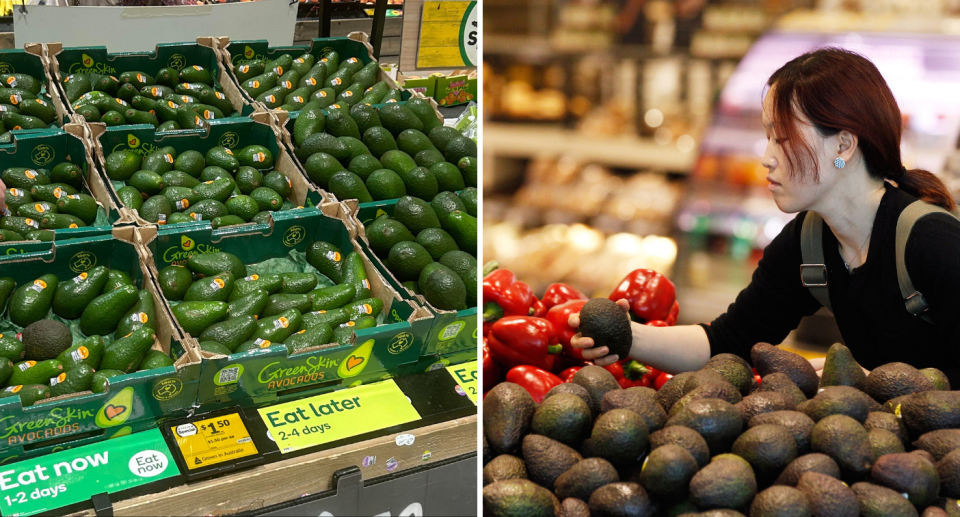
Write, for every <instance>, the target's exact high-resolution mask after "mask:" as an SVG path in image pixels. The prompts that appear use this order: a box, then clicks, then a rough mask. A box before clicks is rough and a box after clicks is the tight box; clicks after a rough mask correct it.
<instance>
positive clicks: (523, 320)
mask: <svg viewBox="0 0 960 517" xmlns="http://www.w3.org/2000/svg"><path fill="white" fill-rule="evenodd" d="M676 294H677V292H676V288H675V287H674V285H673V283H672V282H670V280H668V279H667V277H665V276H663V275H661V274H660V273H657V272H656V271H653V270H650V269H637V270H636V271H633V272H631V273H630V274H628V275H627V276H626V277H624V279H623V280H622V281H621V282H620V284H619V285H617V288H616V289H614V290H613V292H612V293H610V296H609V298H610V299H611V300H614V301H616V300H620V299H626V300H627V301H629V302H630V317H631V319H632V320H634V321H636V322H638V323H642V324H645V325H652V326H657V327H669V326H673V325H674V324H676V322H677V315H678V314H679V312H680V305H679V304H678V303H677V296H676ZM586 303H587V296H586V295H584V294H583V293H581V292H580V291H578V290H577V289H576V288H575V287H572V286H570V285H567V284H563V283H555V284H550V286H549V287H547V290H546V292H544V294H543V298H542V299H537V297H536V296H535V295H534V294H533V291H532V290H531V289H530V286H529V285H527V284H526V283H524V282H521V281H518V280H517V277H516V275H514V274H513V273H512V272H510V271H509V270H506V269H499V268H498V266H497V264H496V263H490V264H487V265H486V266H485V267H484V278H483V391H484V394H486V392H488V391H490V389H492V388H493V387H494V386H496V385H497V384H499V383H501V382H503V381H504V380H506V381H507V382H512V383H514V384H518V385H520V386H522V387H523V388H524V389H526V390H527V391H528V392H529V393H530V395H531V396H532V397H533V399H534V400H536V401H537V403H540V402H541V401H543V397H544V395H546V394H547V392H548V391H550V389H551V388H553V387H554V386H556V385H558V384H561V383H564V382H570V380H571V379H572V378H573V375H574V374H575V373H577V371H578V370H580V369H581V368H583V367H584V366H587V365H590V364H593V363H592V362H590V361H587V360H584V358H583V355H582V353H581V350H579V349H576V348H573V347H572V346H571V345H570V338H572V337H573V336H574V335H575V334H576V333H577V329H574V328H572V327H570V325H568V324H567V322H568V321H569V319H570V316H571V315H572V314H576V313H578V312H580V309H581V308H582V307H583V306H584V304H586ZM604 368H606V369H607V371H609V372H610V373H612V374H613V376H614V377H615V378H616V379H617V382H619V384H620V386H621V387H622V388H623V389H627V388H631V387H634V386H646V387H650V388H654V389H658V390H659V389H660V387H661V386H663V384H664V383H665V382H667V380H669V379H670V378H671V377H673V376H672V375H670V374H667V373H666V372H660V371H658V370H656V369H655V368H652V367H650V366H647V365H643V364H640V363H638V362H637V361H635V360H633V359H622V360H620V361H618V362H616V363H614V364H612V365H609V366H605V367H604Z"/></svg>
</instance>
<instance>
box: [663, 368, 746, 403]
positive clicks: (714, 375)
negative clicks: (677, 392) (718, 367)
mask: <svg viewBox="0 0 960 517" xmlns="http://www.w3.org/2000/svg"><path fill="white" fill-rule="evenodd" d="M708 382H710V383H721V384H723V383H726V384H730V382H729V381H727V378H726V377H724V376H723V375H721V374H720V373H718V372H715V371H713V370H707V369H703V370H699V371H696V372H693V375H692V376H691V377H690V378H689V379H687V382H685V383H684V384H683V394H684V395H686V394H687V393H690V392H691V391H693V390H695V389H697V388H699V387H700V385H702V384H706V383H708ZM731 386H733V385H732V384H731ZM731 404H734V402H731ZM671 409H672V408H671Z"/></svg>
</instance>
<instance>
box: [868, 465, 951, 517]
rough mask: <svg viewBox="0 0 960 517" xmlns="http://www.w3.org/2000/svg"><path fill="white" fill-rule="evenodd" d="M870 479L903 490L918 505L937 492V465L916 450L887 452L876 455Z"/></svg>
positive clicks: (931, 502)
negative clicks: (909, 452) (882, 454)
mask: <svg viewBox="0 0 960 517" xmlns="http://www.w3.org/2000/svg"><path fill="white" fill-rule="evenodd" d="M870 479H871V480H872V482H873V483H876V484H878V485H883V486H885V487H887V488H891V489H893V490H894V491H895V492H897V493H898V494H906V495H907V499H909V500H910V502H911V503H913V505H914V506H916V507H917V508H925V507H926V506H927V505H930V504H933V502H934V501H935V500H936V498H937V495H938V494H939V493H940V476H939V475H938V474H937V468H936V467H935V466H934V465H933V464H931V463H930V462H928V461H927V460H925V459H923V458H921V457H919V456H917V455H916V454H906V453H899V454H887V455H884V456H881V457H880V458H878V459H877V461H876V463H874V464H873V468H872V469H871V470H870Z"/></svg>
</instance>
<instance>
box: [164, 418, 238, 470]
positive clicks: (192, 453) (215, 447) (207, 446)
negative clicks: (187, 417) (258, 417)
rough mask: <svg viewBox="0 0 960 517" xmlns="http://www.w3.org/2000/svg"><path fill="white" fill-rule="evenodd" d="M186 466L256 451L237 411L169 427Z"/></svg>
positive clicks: (222, 461)
mask: <svg viewBox="0 0 960 517" xmlns="http://www.w3.org/2000/svg"><path fill="white" fill-rule="evenodd" d="M171 430H172V431H173V435H174V436H175V437H176V440H177V446H178V447H180V452H181V453H182V454H183V459H184V463H186V465H187V469H189V470H194V469H198V468H201V467H209V466H210V465H216V464H217V463H224V462H227V461H233V460H235V459H237V458H243V457H245V456H252V455H254V454H257V446H256V445H254V444H253V440H252V439H251V438H250V433H249V432H247V427H246V426H245V425H243V420H241V419H240V415H239V414H237V413H231V414H229V415H221V416H217V417H214V418H208V419H206V420H200V421H198V422H192V423H189V424H181V425H178V426H175V427H171Z"/></svg>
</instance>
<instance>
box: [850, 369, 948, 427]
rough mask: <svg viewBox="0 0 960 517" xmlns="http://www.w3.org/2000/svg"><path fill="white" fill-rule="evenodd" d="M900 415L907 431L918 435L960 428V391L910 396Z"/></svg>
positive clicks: (932, 392)
mask: <svg viewBox="0 0 960 517" xmlns="http://www.w3.org/2000/svg"><path fill="white" fill-rule="evenodd" d="M868 380H869V378H868ZM900 415H901V416H902V417H903V422H904V423H905V424H907V429H909V430H910V431H911V432H913V433H917V434H923V433H927V432H930V431H936V430H937V429H956V428H960V391H925V392H923V393H916V394H914V395H910V396H909V397H906V398H905V400H903V402H902V403H901V404H900Z"/></svg>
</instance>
